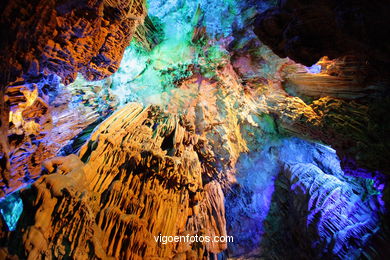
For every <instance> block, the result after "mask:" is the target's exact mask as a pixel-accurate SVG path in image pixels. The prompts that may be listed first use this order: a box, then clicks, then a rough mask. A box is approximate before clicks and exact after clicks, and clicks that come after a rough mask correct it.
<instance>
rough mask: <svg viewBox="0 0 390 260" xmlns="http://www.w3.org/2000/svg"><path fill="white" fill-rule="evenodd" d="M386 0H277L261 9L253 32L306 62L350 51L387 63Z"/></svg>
mask: <svg viewBox="0 0 390 260" xmlns="http://www.w3.org/2000/svg"><path fill="white" fill-rule="evenodd" d="M388 13H389V4H388V2H387V1H367V0H359V1H342V2H340V1H333V0H322V1H316V2H312V1H304V0H284V1H278V6H277V7H275V8H271V9H269V10H267V11H266V12H263V13H261V14H260V15H259V16H258V17H257V19H256V21H255V23H254V26H255V30H254V32H255V33H256V35H257V36H258V37H259V39H260V40H261V41H262V42H264V43H265V44H267V45H268V46H269V47H271V49H272V50H273V51H274V52H275V53H276V54H277V55H279V56H280V57H289V58H291V59H293V60H294V61H296V62H299V63H302V64H304V65H306V66H311V65H312V64H314V63H316V62H317V61H318V60H319V59H320V58H321V57H323V56H328V57H329V58H331V59H334V58H338V57H341V56H344V55H348V54H352V55H356V56H360V57H364V59H365V60H369V61H370V62H372V63H376V64H389V62H390V56H389V45H388V42H387V41H386V36H387V35H389V28H388V26H387V24H389V22H390V21H389V16H388Z"/></svg>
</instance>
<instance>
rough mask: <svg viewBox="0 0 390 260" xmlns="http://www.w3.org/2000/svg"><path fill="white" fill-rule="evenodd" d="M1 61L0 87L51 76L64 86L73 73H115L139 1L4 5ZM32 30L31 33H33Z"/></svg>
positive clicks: (141, 7) (140, 12) (141, 10)
mask: <svg viewBox="0 0 390 260" xmlns="http://www.w3.org/2000/svg"><path fill="white" fill-rule="evenodd" d="M0 10H1V11H2V13H1V14H2V15H1V20H0V23H1V28H2V30H1V38H2V41H1V43H2V46H1V52H0V57H1V59H2V60H3V63H2V66H4V69H6V70H3V67H2V73H3V74H2V76H3V75H4V77H2V83H3V84H5V83H4V80H6V78H5V75H6V74H5V73H6V72H8V73H9V75H8V78H7V79H8V80H10V81H13V80H15V78H14V77H17V76H24V77H25V78H31V77H32V78H33V77H36V76H38V75H39V74H40V73H45V74H51V73H55V74H57V75H58V76H59V77H61V79H62V81H63V82H65V83H69V82H72V81H73V80H74V79H75V77H76V75H77V72H81V73H82V74H83V75H84V77H86V78H87V79H90V80H93V79H94V80H97V79H102V78H104V77H107V76H109V75H111V74H112V73H113V72H115V71H116V70H117V69H118V67H119V63H120V60H121V58H122V55H123V52H124V50H125V48H126V47H127V46H128V44H129V42H130V40H131V37H132V35H133V33H134V31H135V29H136V27H137V25H138V24H140V23H142V20H143V18H144V16H145V15H146V8H145V3H144V1H142V0H141V1H108V0H107V1H103V0H96V1H89V0H83V1H71V0H68V1H56V0H51V1H46V2H42V1H24V0H18V1H5V2H3V3H2V8H1V9H0ZM32 28H33V29H32Z"/></svg>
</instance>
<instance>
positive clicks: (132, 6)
mask: <svg viewBox="0 0 390 260" xmlns="http://www.w3.org/2000/svg"><path fill="white" fill-rule="evenodd" d="M0 13H1V18H0V25H1V26H0V28H1V29H0V38H1V43H0V44H1V45H0V58H1V60H2V63H1V67H0V71H1V72H0V88H1V90H0V97H1V100H0V102H1V118H0V129H1V133H0V153H1V154H0V156H1V157H0V158H1V159H0V162H1V163H0V169H1V176H2V184H1V186H2V192H7V191H5V189H6V188H7V187H10V186H11V187H12V189H16V188H18V186H19V185H18V184H13V183H9V181H11V182H15V180H17V179H19V178H20V177H24V175H26V176H28V175H30V174H31V175H32V176H34V175H36V173H37V172H35V170H34V169H31V164H33V167H36V166H37V167H36V168H38V169H37V170H38V172H39V171H40V169H39V164H40V163H41V161H42V159H39V158H37V160H36V161H34V162H32V163H30V162H26V161H25V160H23V159H20V158H18V160H17V163H15V160H14V161H13V162H10V161H12V158H10V157H12V156H13V155H12V154H15V153H18V151H17V150H18V149H19V150H23V149H24V150H26V149H27V152H26V154H27V155H26V156H29V157H31V156H33V157H34V155H32V154H34V153H35V154H36V156H38V157H39V156H41V155H42V157H47V156H46V155H49V154H53V152H54V151H55V153H56V152H58V150H59V148H61V145H60V144H59V143H60V141H61V140H57V141H58V142H57V147H55V148H54V149H50V148H43V144H42V145H40V146H41V147H40V148H38V147H37V146H39V144H36V143H35V144H34V142H31V141H30V140H18V142H19V143H22V142H25V144H26V145H27V146H28V147H20V145H16V147H15V145H12V144H8V143H9V141H11V142H12V141H13V140H8V136H10V135H14V134H17V135H19V137H17V139H23V138H24V139H25V138H27V139H28V138H29V137H28V136H29V135H31V134H32V135H41V133H42V134H44V135H45V133H47V132H48V129H50V128H53V123H54V124H56V123H57V122H52V119H51V116H52V112H53V111H51V106H52V104H49V101H48V100H44V99H43V96H47V94H48V93H43V94H42V91H43V90H42V87H44V86H47V85H53V86H51V87H52V88H56V86H55V84H56V83H53V84H50V83H49V84H46V83H45V82H43V83H40V82H41V81H45V79H43V80H42V77H47V76H51V75H56V76H58V77H59V79H60V80H61V81H62V82H63V83H65V84H69V83H70V82H73V81H74V80H75V79H76V76H77V73H78V72H80V73H81V74H82V75H83V76H84V77H85V78H87V79H89V80H97V79H103V78H106V77H108V76H109V75H111V74H112V73H114V72H115V71H116V70H117V69H118V68H119V64H120V61H121V59H122V56H123V53H124V50H125V48H126V47H127V46H128V45H129V43H130V40H131V38H132V36H133V35H134V32H135V30H136V28H137V26H138V25H140V24H142V22H143V19H144V17H145V16H146V6H145V2H144V1H131V2H127V1H102V0H97V1H88V0H83V1H73V0H70V1H56V0H53V1H23V0H21V1H2V3H1V6H0ZM30 83H38V84H36V86H35V87H31V84H30ZM9 85H11V87H8V86H9ZM34 88H35V90H34ZM20 90H22V91H20ZM23 91H24V92H23ZM34 91H35V92H34ZM46 91H49V92H50V91H52V92H55V91H56V90H55V89H51V90H46ZM22 92H23V93H22ZM29 92H31V93H33V94H31V93H29ZM34 93H37V97H36V100H37V101H36V102H35V103H34V101H35V99H34V97H31V95H33V96H34V95H35V94H34ZM27 95H28V96H29V97H30V98H27V99H29V100H28V102H27V103H25V104H26V105H25V106H24V108H23V109H22V108H20V106H21V105H20V103H21V102H24V101H25V100H26V96H27ZM31 100H32V102H33V103H31V104H29V102H30V101H31ZM37 102H40V105H38V104H37ZM18 106H19V108H15V107H18ZM39 106H40V108H39ZM10 110H11V113H12V112H13V115H15V114H16V115H17V113H16V112H21V110H24V111H25V112H23V113H22V115H20V117H22V118H14V122H12V115H11V119H10V120H9V119H8V118H9V111H10ZM12 110H14V111H12ZM15 110H19V111H15ZM31 110H36V114H35V115H32V113H33V112H32V111H31ZM38 110H41V111H43V112H41V111H38ZM27 113H29V114H30V115H27ZM40 113H43V114H45V115H42V114H40ZM54 114H55V112H54ZM34 120H35V124H40V125H41V128H42V129H35V130H36V131H38V132H40V133H36V132H35V130H32V131H31V128H34V126H32V124H34V122H33V121H34ZM16 121H17V124H23V125H24V126H27V128H29V129H30V130H26V129H25V130H24V131H22V132H20V131H21V130H20V129H19V130H18V131H19V132H18V133H14V131H15V129H12V128H15V127H13V126H15V122H16ZM19 121H21V122H19ZM8 122H10V127H11V129H9V125H8ZM88 122H89V121H88V120H87V121H86V122H85V123H86V125H88ZM80 123H81V122H80ZM89 123H90V122H89ZM16 128H18V127H16ZM24 128H26V127H24ZM35 128H37V126H36V125H35ZM38 128H39V127H38ZM31 132H32V133H31ZM76 134H77V131H76V132H74V135H76ZM14 137H15V136H14ZM52 137H53V136H52ZM72 137H73V136H72V134H70V135H68V136H67V137H66V138H67V139H71V138H72ZM41 138H42V136H41V137H39V138H37V139H41ZM34 139H35V137H34ZM10 145H11V147H10ZM26 145H25V146H26ZM48 146H49V147H50V144H49V145H48ZM58 146H60V147H58ZM31 148H33V149H31ZM39 150H40V152H38V153H36V151H39ZM45 150H49V151H45ZM50 150H51V151H52V152H50ZM45 153H46V155H44V154H45ZM38 154H40V155H38ZM11 163H13V164H14V165H13V167H11V165H10V164H11ZM26 163H27V164H30V166H29V167H30V169H22V170H21V171H20V170H17V168H18V167H22V168H23V167H25V164H26ZM15 164H16V165H15ZM18 165H19V166H18ZM15 167H16V168H15ZM29 167H27V168H29ZM22 171H26V173H24V174H21V172H22ZM15 173H16V174H15ZM17 182H23V181H17ZM12 189H11V190H12Z"/></svg>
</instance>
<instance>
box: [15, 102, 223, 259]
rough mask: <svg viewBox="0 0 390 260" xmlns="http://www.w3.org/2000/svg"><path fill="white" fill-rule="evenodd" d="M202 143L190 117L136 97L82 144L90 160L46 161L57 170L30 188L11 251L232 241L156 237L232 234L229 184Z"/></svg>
mask: <svg viewBox="0 0 390 260" xmlns="http://www.w3.org/2000/svg"><path fill="white" fill-rule="evenodd" d="M200 142H201V141H199V139H198V137H197V136H196V135H195V134H194V129H193V127H192V126H191V125H188V124H187V123H186V121H185V120H184V119H182V118H179V117H175V116H170V115H168V114H164V113H162V112H161V111H159V109H158V108H155V107H149V108H146V109H143V108H142V106H140V105H138V104H129V105H127V106H126V107H124V108H122V109H121V110H119V111H117V112H116V113H115V114H113V115H112V116H111V117H110V118H109V119H108V120H106V121H105V122H104V123H102V124H101V125H100V126H99V127H98V129H97V130H96V131H95V132H94V134H93V135H92V137H91V139H90V140H89V141H88V143H87V144H86V145H85V146H84V147H83V148H82V150H81V152H80V158H81V160H83V161H84V162H85V165H84V164H83V163H82V162H81V160H80V159H79V158H78V157H77V156H75V155H70V156H68V157H59V158H54V159H50V160H48V161H46V162H44V164H43V165H44V169H45V172H46V173H47V174H48V175H44V176H43V177H41V178H40V179H39V180H38V181H37V182H35V183H34V184H33V185H32V187H31V188H29V189H26V190H25V191H23V192H22V194H21V196H22V198H23V203H24V207H25V210H24V214H23V215H22V217H21V220H20V222H19V224H18V227H17V230H16V231H15V232H14V233H13V234H12V237H13V238H14V239H12V242H11V240H10V244H9V254H11V255H12V254H16V255H18V256H19V257H21V258H24V257H28V258H29V259H36V258H40V257H44V256H46V257H49V258H56V259H57V258H59V259H62V258H65V257H72V258H77V259H91V258H100V259H109V258H115V259H118V258H120V259H144V258H153V257H160V258H166V257H168V258H173V257H174V256H177V257H180V256H181V257H185V258H196V259H198V258H200V257H202V256H203V255H205V254H206V255H207V254H210V253H219V252H220V251H222V250H224V249H226V243H208V244H207V243H194V244H193V245H192V246H188V244H186V243H181V244H180V243H169V244H167V245H162V246H161V245H160V244H158V243H156V242H155V237H158V236H159V235H160V234H164V235H171V236H173V235H183V236H186V235H187V234H191V235H195V234H197V235H203V236H206V235H207V236H215V235H226V229H225V218H224V207H223V200H224V196H223V192H222V190H221V186H220V184H219V183H218V182H216V181H214V180H212V178H213V176H211V177H208V178H206V176H208V175H210V172H208V166H207V164H208V163H210V162H207V160H205V161H200V159H199V155H200V153H201V152H199V151H198V149H199V148H200ZM203 142H204V141H203ZM202 158H204V157H203V156H202ZM205 180H206V181H205ZM167 218H169V219H174V220H175V221H167ZM21 248H24V249H23V250H21Z"/></svg>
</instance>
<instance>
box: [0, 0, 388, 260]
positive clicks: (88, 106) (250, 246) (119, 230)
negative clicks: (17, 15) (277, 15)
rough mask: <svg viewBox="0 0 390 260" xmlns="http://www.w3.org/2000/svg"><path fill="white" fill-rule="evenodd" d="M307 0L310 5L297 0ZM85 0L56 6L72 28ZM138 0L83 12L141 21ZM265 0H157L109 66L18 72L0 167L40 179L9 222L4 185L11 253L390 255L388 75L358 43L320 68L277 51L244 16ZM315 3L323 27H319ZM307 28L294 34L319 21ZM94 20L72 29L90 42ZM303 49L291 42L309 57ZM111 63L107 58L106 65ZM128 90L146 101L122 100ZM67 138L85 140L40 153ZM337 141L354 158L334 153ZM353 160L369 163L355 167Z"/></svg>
mask: <svg viewBox="0 0 390 260" xmlns="http://www.w3.org/2000/svg"><path fill="white" fill-rule="evenodd" d="M268 2H273V1H267V3H268ZM295 2H296V3H297V5H296V7H299V6H301V2H302V1H295ZM328 2H329V1H320V3H319V5H320V6H322V5H324V10H315V12H313V13H312V14H318V15H320V16H321V15H322V14H323V13H327V14H329V12H333V10H329V8H328V9H327V7H326V5H327V3H328ZM34 3H35V2H34ZM49 3H51V2H50V1H49ZM61 3H62V2H61ZM83 3H86V4H87V5H88V6H89V5H90V4H93V3H92V2H91V1H89V2H81V3H79V2H77V3H76V2H66V3H65V5H62V6H61V7H59V8H57V9H56V12H59V11H61V10H62V11H64V10H65V9H66V8H65V7H71V8H70V9H69V10H70V11H69V12H67V13H65V14H62V13H61V14H60V16H61V17H62V16H64V17H63V19H62V18H61V17H60V18H59V21H61V23H62V24H63V25H64V26H65V27H67V28H73V29H74V28H75V26H73V22H74V19H75V16H77V17H78V16H79V15H80V13H78V11H79V9H80V4H83ZM94 3H95V4H96V6H98V5H99V4H101V3H102V2H94ZM128 3H130V2H127V1H121V2H119V1H104V9H99V8H98V10H99V12H100V10H103V13H102V16H99V18H97V17H94V16H85V17H84V16H83V17H84V18H85V19H86V20H88V21H93V22H96V21H98V20H99V19H102V21H103V20H107V21H109V24H104V25H103V24H99V23H98V22H97V24H98V25H102V28H101V29H102V30H103V29H104V30H105V29H107V28H108V29H110V28H111V29H113V26H114V25H113V24H116V23H117V22H118V23H122V22H123V21H124V20H126V19H130V20H131V21H133V22H134V23H138V22H137V21H138V20H137V19H138V18H136V17H133V14H132V13H131V12H130V11H131V10H133V9H131V10H130V9H128V8H127V4H128ZM289 3H290V1H281V2H280V6H282V7H283V8H284V7H286V5H287V7H286V8H290V9H291V10H292V11H291V12H290V14H289V15H290V16H291V15H295V12H298V15H301V13H300V12H305V10H296V8H295V7H294V6H291V7H288V5H290V4H291V3H290V4H289ZM69 4H71V5H69ZM354 4H360V2H356V3H354ZM354 4H351V5H350V6H354ZM375 4H376V3H375ZM38 5H39V4H38ZM306 5H308V6H309V7H310V8H308V9H307V10H309V11H310V9H312V8H313V6H312V4H305V6H306ZM338 5H339V3H335V6H338ZM11 6H12V5H11ZM374 6H375V5H374ZM3 7H5V5H1V8H0V10H8V9H3ZM84 7H85V5H84ZM267 7H268V4H266V3H265V2H260V1H249V2H246V1H244V2H242V1H241V2H239V1H222V0H216V1H208V0H204V1H203V0H202V1H160V0H153V1H150V2H149V10H150V12H149V16H148V18H146V22H145V24H144V25H143V26H140V27H138V29H137V31H136V33H135V37H134V38H135V40H134V41H133V42H132V45H131V46H130V47H129V48H128V49H127V51H126V53H125V55H124V59H123V62H122V65H121V68H120V69H119V70H118V73H116V74H114V75H113V76H112V77H111V78H109V79H107V80H104V81H100V82H86V81H84V80H83V79H82V78H81V77H80V78H78V79H76V81H75V82H74V83H73V84H69V85H68V86H67V89H66V91H64V89H62V88H61V87H60V86H58V87H54V88H53V86H51V85H50V84H48V86H45V84H40V83H38V79H35V78H33V77H32V76H33V73H32V72H33V71H34V68H35V67H36V66H35V65H32V66H31V70H30V72H28V73H30V74H29V78H28V79H27V80H26V79H24V80H23V81H22V80H20V81H19V80H18V81H17V82H15V83H12V84H10V87H9V88H8V90H7V92H6V98H7V100H8V101H7V102H8V105H9V106H8V107H6V109H10V110H11V113H10V115H11V116H10V117H9V119H10V120H8V121H9V122H11V124H10V125H9V126H10V127H9V131H8V130H7V131H8V133H6V134H7V135H8V137H9V139H10V141H11V146H10V148H11V149H10V153H9V154H7V156H8V155H11V157H10V162H11V165H10V167H9V168H11V169H12V171H11V175H12V178H9V176H8V177H7V178H3V182H4V184H7V183H6V182H7V181H8V180H9V181H10V182H12V183H11V185H10V186H9V187H6V186H5V185H3V186H2V187H4V192H6V193H7V192H10V191H12V189H13V188H14V187H21V185H24V184H26V183H28V182H30V181H32V180H35V182H34V184H32V186H31V187H27V188H25V189H23V190H22V191H21V192H20V194H21V197H22V198H23V206H24V208H23V213H22V217H21V218H20V221H19V223H18V225H17V227H16V230H15V231H11V232H8V231H7V227H8V229H10V228H11V227H13V225H14V224H15V223H14V222H15V218H17V216H16V215H17V214H16V213H17V212H16V210H15V212H12V213H15V214H14V216H16V217H14V218H11V217H10V210H8V209H10V208H11V209H16V208H17V209H18V210H20V207H19V206H18V205H17V204H16V202H15V201H17V202H18V203H19V202H20V201H19V200H14V201H12V202H11V203H10V206H9V207H8V208H7V211H6V212H4V211H3V209H4V208H3V207H1V206H2V204H3V203H4V200H2V201H1V203H0V207H1V208H0V209H1V213H2V215H4V216H5V218H4V219H5V223H3V222H0V228H1V233H0V248H1V250H0V256H1V257H0V258H5V256H6V255H8V257H12V256H14V257H19V258H30V259H36V258H45V257H46V258H52V259H57V258H60V259H61V258H75V259H90V258H100V259H109V258H112V259H145V258H146V259H148V258H163V259H170V258H171V259H172V258H176V259H177V258H178V259H199V258H207V257H217V256H218V257H219V258H224V257H227V256H233V257H242V258H249V257H253V258H266V259H267V258H271V259H286V258H289V257H291V256H292V255H293V256H297V258H302V259H308V258H310V259H312V258H321V257H327V256H329V257H331V258H337V257H339V258H345V257H358V256H360V257H368V258H370V257H372V258H379V257H381V256H382V255H386V254H385V252H386V249H385V247H386V246H385V247H383V245H387V242H388V241H389V240H388V237H386V231H387V230H386V224H385V222H384V221H383V219H384V218H386V215H382V214H383V209H384V202H383V199H385V200H386V197H385V196H386V194H388V189H387V191H386V190H385V191H384V189H385V186H384V183H385V182H386V179H385V177H383V175H381V174H380V173H379V172H378V170H380V171H382V172H384V173H389V169H388V166H387V165H388V164H387V158H388V155H389V150H388V147H390V146H389V139H388V137H387V132H388V130H389V125H390V124H389V122H388V120H387V119H386V118H387V117H385V115H386V113H387V111H388V108H389V102H388V98H387V94H386V91H384V89H386V84H387V83H386V81H382V82H381V81H380V80H381V79H382V78H381V77H379V78H376V79H375V80H376V81H375V80H370V81H367V79H369V78H370V77H371V76H372V75H370V74H369V73H370V71H369V70H367V67H366V63H365V58H364V57H361V56H359V57H356V56H348V57H344V58H339V59H336V60H330V59H325V58H324V59H322V60H321V61H320V63H318V64H316V65H315V66H314V67H311V68H306V67H304V66H303V65H300V64H296V63H295V62H293V61H292V60H290V59H287V58H286V59H281V58H279V57H277V56H276V55H275V54H273V53H272V51H271V50H270V49H269V48H268V47H266V46H265V45H264V44H262V43H261V42H260V41H259V40H258V38H257V37H256V35H255V34H254V33H253V32H252V31H251V30H250V28H251V27H250V24H251V23H252V22H253V20H254V17H255V15H256V12H257V11H260V12H261V11H263V10H264V9H265V8H267ZM28 8H30V7H28ZM64 8H65V9H64ZM83 10H84V9H83ZM93 10H95V11H96V10H97V9H93ZM93 10H92V11H93ZM336 11H337V10H336ZM337 12H338V11H337ZM85 13H86V12H84V15H85ZM291 13H292V14H291ZM57 14H58V13H57ZM92 14H94V13H93V12H92ZM99 14H100V13H99ZM302 15H303V16H304V19H306V18H310V19H311V18H312V16H310V15H309V16H310V17H306V16H305V14H302ZM282 18H283V17H282ZM290 18H291V17H290ZM2 19H3V18H2ZM283 19H284V18H283ZM321 19H322V18H321ZM321 19H320V20H319V21H315V22H314V23H313V27H319V28H320V25H321ZM82 20H84V19H82ZM352 20H353V19H352ZM298 22H299V21H298ZM271 25H272V24H271ZM293 25H294V26H295V24H293ZM309 25H310V24H309ZM333 25H334V24H332V23H330V24H329V27H332V26H333ZM107 26H108V27H107ZM289 26H290V25H289ZM302 26H303V27H305V26H308V24H307V23H306V22H305V24H303V25H302ZM103 27H104V28H103ZM106 27H107V28H106ZM271 27H272V26H271ZM77 28H78V27H77ZM77 28H76V29H74V30H73V29H72V30H73V31H72V33H73V32H74V33H75V35H77V32H78V29H77ZM85 28H87V29H88V28H89V29H90V27H88V26H85ZM99 28H100V27H99ZM326 28H327V29H329V28H328V27H326ZM21 29H23V27H21ZM262 29H266V26H265V27H263V28H262ZM293 29H294V28H293ZM298 29H299V30H298V31H297V34H298V35H299V34H300V33H302V32H307V33H308V34H312V33H313V32H315V33H317V31H316V30H314V29H313V28H310V30H305V28H301V27H300V28H298ZM301 29H302V30H301ZM88 32H89V31H88ZM115 32H118V31H115ZM273 32H274V33H277V30H274V31H273ZM290 32H291V31H290ZM65 33H68V32H65ZM81 33H83V32H81ZM119 33H120V32H119ZM324 33H325V34H326V35H327V34H328V31H327V30H325V29H324ZM82 35H83V37H82V38H81V39H76V42H79V43H80V44H83V46H84V44H87V45H89V44H88V43H86V42H84V40H86V39H89V38H88V37H89V36H88V35H86V34H82ZM84 36H85V37H84ZM289 36H290V35H287V36H286V37H289ZM323 36H324V35H323ZM91 37H92V36H91ZM92 38H93V37H92ZM324 38H325V36H324V37H323V38H318V39H319V41H322V40H324ZM51 40H53V41H56V40H57V38H56V36H54V37H53V39H51ZM97 43H99V44H100V42H99V41H97ZM279 43H280V44H284V43H285V42H279ZM365 43H366V42H365V41H363V44H365ZM18 44H20V43H18ZM68 44H71V45H72V46H73V47H75V45H74V44H73V42H72V41H71V40H70V43H67V42H66V43H64V47H66V48H67V47H69V46H68ZM115 44H118V42H116V43H115ZM288 44H290V45H291V42H289V43H288ZM327 44H328V43H327ZM332 44H333V43H329V45H332ZM56 46H57V45H56ZM83 46H81V47H80V46H78V45H77V46H76V47H80V48H81V49H79V50H80V53H73V52H72V53H71V54H74V55H75V57H73V58H74V59H76V58H77V59H78V58H81V56H78V54H82V53H86V55H87V56H88V55H89V54H90V53H89V49H88V51H86V52H83V50H84V49H83V48H82V47H83ZM110 46H111V45H107V46H106V47H107V48H108V47H110ZM326 46H327V45H326ZM326 46H325V47H326ZM60 47H61V44H60ZM95 47H96V46H95V45H92V47H91V48H92V49H94V48H95ZM122 47H123V46H122V45H121V44H118V49H121V48H122ZM271 47H272V46H271ZM282 47H283V46H282ZM301 47H302V48H303V49H305V48H306V47H307V46H305V44H301ZM322 47H324V45H320V46H319V48H322ZM325 47H324V48H325ZM331 47H332V46H331ZM336 47H337V46H336ZM341 47H342V46H341ZM344 47H345V46H344ZM382 47H383V46H382ZM115 48H116V46H115ZM272 48H273V47H272ZM332 48H333V47H332ZM306 49H307V48H306ZM359 50H361V49H359ZM115 51H116V50H115ZM299 51H301V49H299V48H298V50H296V49H294V50H293V53H294V54H295V55H297V57H300V55H299V53H298V52H299ZM336 51H338V52H339V54H340V53H342V51H341V50H336ZM103 52H104V51H103ZM21 53H22V52H21ZM50 53H51V54H53V53H52V52H50ZM118 53H119V52H118ZM118 53H116V54H118ZM332 53H333V52H332ZM54 54H55V55H57V53H54ZM54 54H53V55H54ZM76 54H77V55H76ZM301 54H302V53H301ZM304 54H305V55H306V56H305V55H304V56H305V58H308V57H310V58H313V57H314V56H313V57H312V56H311V54H310V53H304ZM320 54H322V53H320ZM333 54H334V53H333ZM336 54H337V53H336ZM336 54H335V55H336ZM339 54H337V55H339ZM343 54H344V53H343ZM353 54H354V55H357V54H358V51H357V50H356V49H353ZM103 56H104V57H108V56H107V55H106V54H105V53H103V54H102V56H101V55H98V58H96V59H94V58H92V60H91V62H89V63H88V62H87V63H88V64H87V65H85V64H86V63H84V62H81V60H80V59H78V60H77V62H81V63H80V64H79V65H80V66H81V67H80V71H81V72H82V73H83V74H84V76H86V77H87V80H90V79H94V78H101V76H102V77H103V74H105V73H107V71H109V67H107V66H111V65H108V64H111V61H112V60H113V59H111V58H110V57H111V56H110V57H109V61H108V60H107V62H108V64H106V63H104V62H103V61H102V60H101V58H102V59H103V58H104V57H103ZM56 57H57V56H56ZM95 57H96V56H95ZM372 57H374V58H375V57H376V56H375V55H372ZM43 58H44V57H43ZM103 60H104V61H106V60H105V58H104V59H103ZM43 61H44V59H43ZM362 61H363V62H362ZM50 62H51V61H50ZM377 62H379V63H380V62H381V61H378V60H377ZM382 62H384V61H383V60H382ZM99 63H100V65H101V68H100V67H96V68H95V67H94V66H95V65H99ZM45 64H46V63H45ZM50 64H51V65H53V64H52V63H50ZM115 64H116V63H115ZM51 65H50V66H51ZM73 65H75V63H74V60H72V59H70V60H67V61H66V62H65V61H64V62H63V63H62V62H61V63H59V65H58V66H57V65H54V66H53V67H51V68H53V69H54V67H55V68H56V69H58V71H59V73H60V74H61V73H63V71H61V69H62V68H63V69H64V70H65V71H66V73H68V72H69V75H68V78H67V79H68V80H69V81H70V80H73V79H74V78H73V76H74V74H72V73H73V72H72V70H73V67H72V66H73ZM84 65H85V66H84ZM106 65H107V66H106ZM112 66H114V65H112ZM114 67H115V66H114ZM366 72H367V74H365V73H366ZM31 73H32V74H31ZM26 75H27V74H26ZM377 75H378V74H377ZM379 76H380V75H379ZM67 79H65V80H67ZM378 82H379V83H381V84H377V83H378ZM383 86H384V87H383ZM45 89H49V91H48V92H47V93H46V94H45V91H44V90H45ZM54 93H57V94H56V95H54ZM131 101H138V102H142V103H143V104H144V105H145V107H144V106H143V105H140V104H136V103H132V104H127V105H126V103H129V102H131ZM124 104H125V106H124V107H122V108H121V109H119V110H117V109H118V107H121V105H124ZM115 110H117V111H116V112H114V114H113V115H111V116H110V117H108V118H107V119H106V120H104V121H103V122H102V123H101V124H100V125H99V126H98V127H97V128H96V129H95V131H93V132H92V130H93V128H94V127H95V126H96V125H97V123H98V122H101V120H103V119H104V118H105V117H106V116H107V115H109V114H110V113H111V112H113V111H115ZM6 112H7V111H6ZM4 114H6V113H4ZM7 116H8V114H7ZM8 121H7V122H8ZM82 121H83V122H82ZM90 122H93V123H92V124H89V123H90ZM7 128H8V124H7ZM91 132H92V136H91V137H90V133H91ZM291 135H293V136H299V137H301V138H303V139H306V140H313V141H314V143H311V142H308V141H303V140H300V139H295V138H289V137H290V136H291ZM85 140H87V142H86V143H85ZM315 142H323V143H326V144H328V145H332V146H333V147H334V148H336V151H335V150H333V149H331V148H329V147H327V146H324V145H321V144H318V143H315ZM82 144H84V145H83V146H82V148H81V150H79V147H80V145H82ZM70 153H77V154H78V155H77V156H76V155H74V154H73V155H70V156H68V157H55V158H51V159H49V160H46V161H45V162H43V164H41V162H42V160H43V159H45V158H48V157H53V156H55V155H56V154H57V155H67V154H70ZM338 156H339V157H338ZM340 157H341V159H344V157H346V160H345V161H343V162H342V163H340ZM349 159H351V160H350V161H349ZM2 162H3V161H2ZM5 162H6V163H7V162H9V161H5ZM350 162H352V163H351V164H349V163H350ZM345 163H348V164H349V165H348V166H347V167H345ZM354 163H356V164H357V167H363V168H365V169H358V170H356V169H354V168H353V167H351V165H352V166H353V164H354ZM41 167H43V169H44V170H43V171H40V168H41ZM25 170H26V171H25ZM25 173H27V174H25ZM3 175H4V174H3ZM4 176H5V175H4ZM379 177H380V178H379ZM386 192H387V193H386ZM383 193H384V194H385V195H383ZM18 194H19V193H18V192H16V193H14V194H12V196H13V195H15V196H18ZM387 196H388V195H387ZM9 198H10V197H9V196H8V197H7V199H9ZM387 198H388V197H387ZM387 200H388V199H387ZM9 201H11V200H9ZM11 211H12V210H11ZM6 225H7V226H6ZM159 234H161V235H187V234H188V235H200V234H203V235H210V236H215V235H225V234H228V235H233V236H234V243H228V244H226V243H192V244H187V243H184V244H183V243H168V244H166V245H164V244H162V243H156V242H155V239H154V236H157V235H159ZM281 245H283V246H281ZM378 245H379V247H378ZM380 245H382V248H381V246H380ZM281 248H283V249H284V250H281ZM3 256H4V257H3Z"/></svg>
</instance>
